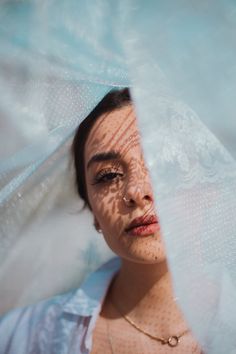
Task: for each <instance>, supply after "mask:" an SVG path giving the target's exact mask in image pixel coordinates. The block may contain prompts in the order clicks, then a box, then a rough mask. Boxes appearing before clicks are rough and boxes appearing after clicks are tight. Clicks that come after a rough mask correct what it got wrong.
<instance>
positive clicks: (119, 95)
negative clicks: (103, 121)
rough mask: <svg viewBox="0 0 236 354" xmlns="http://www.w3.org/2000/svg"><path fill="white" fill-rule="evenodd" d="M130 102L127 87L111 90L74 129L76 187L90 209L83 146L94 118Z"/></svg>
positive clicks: (73, 151)
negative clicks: (75, 129)
mask: <svg viewBox="0 0 236 354" xmlns="http://www.w3.org/2000/svg"><path fill="white" fill-rule="evenodd" d="M131 102H132V99H131V96H130V91H129V89H128V88H124V89H122V90H111V91H110V92H109V93H108V94H107V95H106V96H105V97H104V98H103V99H102V100H101V101H100V102H99V103H98V105H97V106H96V107H95V108H94V109H93V110H92V112H91V113H89V115H88V116H87V117H86V118H85V119H84V120H83V121H82V123H81V124H80V125H79V127H78V129H77V131H76V134H75V137H74V140H73V143H72V149H71V151H72V157H73V160H74V166H75V178H76V188H77V191H78V194H79V196H80V197H81V198H82V199H83V200H84V207H86V206H88V207H89V208H90V209H91V207H90V205H89V201H88V194H87V188H86V181H85V166H84V148H85V143H86V140H87V138H88V135H89V132H90V131H91V129H92V127H93V125H94V123H95V122H96V120H97V119H98V118H99V117H101V116H102V115H103V114H104V113H108V112H112V111H114V110H116V109H119V108H122V107H124V106H126V105H128V104H130V103H131Z"/></svg>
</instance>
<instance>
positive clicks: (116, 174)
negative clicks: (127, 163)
mask: <svg viewBox="0 0 236 354" xmlns="http://www.w3.org/2000/svg"><path fill="white" fill-rule="evenodd" d="M109 175H110V176H111V175H113V177H114V178H111V179H108V180H106V177H108V176H109ZM120 177H123V173H119V172H117V171H114V170H111V169H106V170H102V171H100V172H99V173H98V174H97V175H96V176H95V178H94V181H93V183H92V185H94V184H99V183H112V182H115V180H117V179H118V178H120Z"/></svg>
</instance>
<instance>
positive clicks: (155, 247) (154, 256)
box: [119, 241, 166, 264]
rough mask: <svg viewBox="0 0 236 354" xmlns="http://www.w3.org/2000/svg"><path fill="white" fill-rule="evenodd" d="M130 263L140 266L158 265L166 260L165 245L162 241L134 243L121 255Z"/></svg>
mask: <svg viewBox="0 0 236 354" xmlns="http://www.w3.org/2000/svg"><path fill="white" fill-rule="evenodd" d="M119 256H120V257H121V258H124V259H126V260H128V261H130V262H134V263H140V264H158V263H162V262H164V261H165V260H166V253H165V249H164V245H163V244H162V242H160V241H154V242H150V243H149V242H147V241H146V242H145V243H144V244H135V243H133V244H132V245H130V247H129V248H128V249H126V250H124V251H123V252H122V254H120V255H119Z"/></svg>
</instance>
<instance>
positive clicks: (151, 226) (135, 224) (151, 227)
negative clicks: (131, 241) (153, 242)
mask: <svg viewBox="0 0 236 354" xmlns="http://www.w3.org/2000/svg"><path fill="white" fill-rule="evenodd" d="M159 230H160V224H159V221H158V219H157V217H156V215H148V216H142V217H139V218H135V219H134V220H133V221H132V222H131V223H130V224H129V226H128V227H127V228H126V229H125V232H126V233H127V234H128V235H131V236H149V235H152V234H154V233H155V232H157V231H159Z"/></svg>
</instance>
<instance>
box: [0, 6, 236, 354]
mask: <svg viewBox="0 0 236 354" xmlns="http://www.w3.org/2000/svg"><path fill="white" fill-rule="evenodd" d="M235 34H236V4H235V2H234V1H230V0H227V1H224V2H220V1H204V2H196V1H184V0H178V1H175V2H173V1H165V2H159V1H149V2H146V3H145V4H144V2H143V1H141V0H129V1H127V0H119V1H108V0H107V1H106V0H103V1H102V0H101V1H97V2H93V4H92V3H91V2H84V1H78V0H76V1H72V0H70V1H68V0H67V1H60V2H58V1H54V0H51V1H43V2H42V1H37V0H36V1H34V2H31V3H30V2H27V1H9V2H8V1H5V2H2V3H1V6H0V42H1V45H0V113H1V115H0V127H1V129H0V141H1V150H0V156H1V164H0V186H1V192H0V203H1V204H0V208H1V216H0V218H1V220H0V225H1V226H0V227H1V238H0V252H1V253H0V260H1V270H0V289H1V311H2V312H4V311H6V310H7V309H10V308H12V307H16V306H21V305H23V304H28V303H32V302H34V301H36V300H39V299H41V298H45V297H47V296H50V295H53V294H55V293H59V292H62V291H64V290H67V289H69V288H72V287H74V286H77V285H78V284H79V283H80V281H81V279H82V277H83V276H84V274H86V273H87V272H89V271H90V270H92V269H94V268H95V267H96V266H97V265H98V264H100V263H102V262H103V261H105V260H106V259H107V258H109V257H110V251H109V250H108V249H107V247H106V246H105V244H104V243H103V241H102V240H101V238H100V237H99V235H96V234H95V231H94V230H93V226H92V217H91V215H89V213H88V212H79V210H80V208H81V204H80V201H77V197H76V193H75V188H74V186H73V171H72V169H71V162H70V157H69V147H70V144H71V138H72V136H73V132H74V130H75V128H76V126H77V125H78V124H79V122H81V121H82V119H83V118H84V117H85V116H86V115H87V114H88V113H89V111H90V110H91V109H92V108H93V107H94V106H95V105H96V103H97V102H98V101H99V100H100V99H101V98H102V97H103V96H104V95H105V94H106V93H107V92H108V91H109V90H110V89H111V88H112V87H124V86H131V87H132V93H133V97H134V100H135V104H136V109H137V117H138V121H139V126H140V130H141V134H142V138H143V139H142V143H143V147H144V152H145V157H146V161H147V165H148V167H149V169H150V172H151V176H152V182H153V187H154V191H155V199H156V207H157V210H158V214H159V215H160V220H161V226H162V230H163V237H164V240H165V243H166V248H167V255H168V260H169V264H170V267H171V271H172V274H173V281H174V285H175V291H176V294H177V297H178V301H179V303H180V305H181V307H182V309H183V311H184V314H185V316H186V318H187V320H188V322H189V325H190V327H191V328H192V329H193V331H194V333H195V335H196V337H197V339H198V340H199V342H200V344H201V345H202V348H203V350H205V352H206V353H214V354H218V353H231V354H233V353H234V351H235V350H236V349H235V348H236V339H235V335H234V334H235V328H236V306H235V303H234V299H235V298H236V261H235V256H236V241H235V240H236V238H235V233H236V217H235V210H236V193H235V190H236V165H235V156H236V143H235V142H236V139H235V135H236V120H235V112H234V103H235V92H236V66H235V57H236V42H235ZM95 250H96V251H95ZM29 265H30V266H29Z"/></svg>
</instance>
